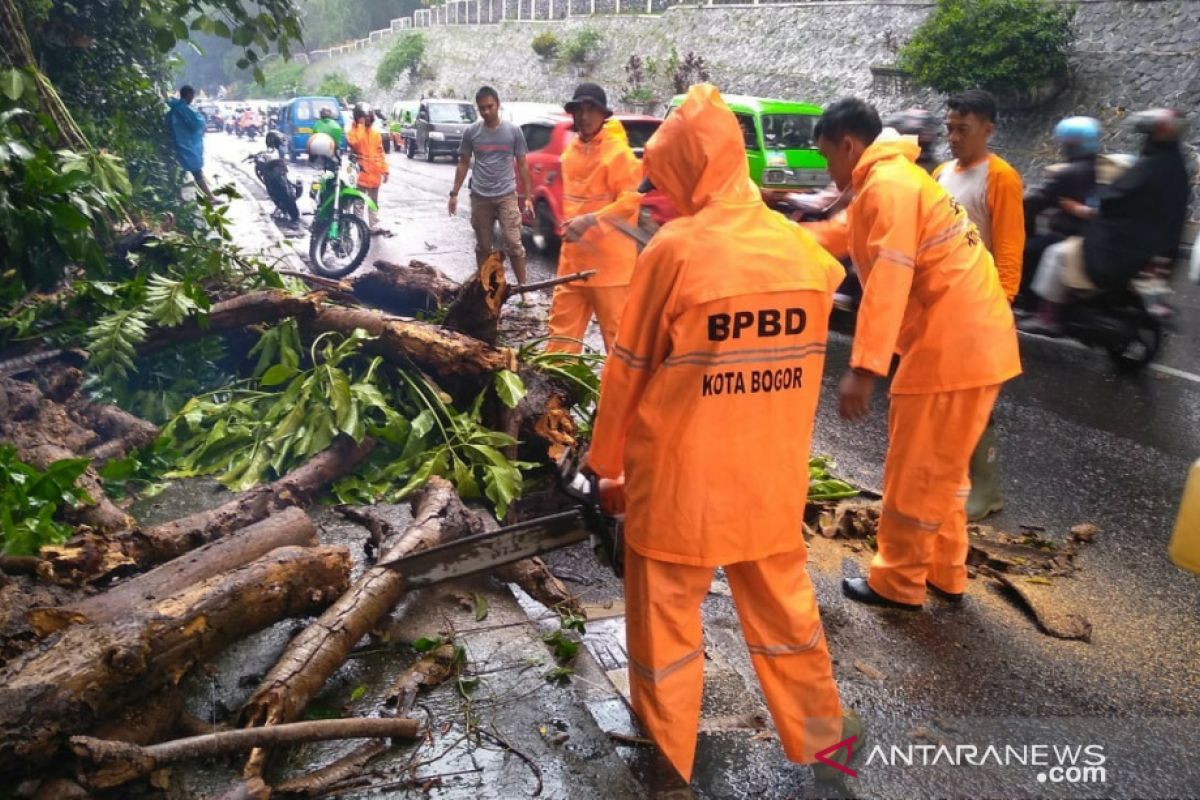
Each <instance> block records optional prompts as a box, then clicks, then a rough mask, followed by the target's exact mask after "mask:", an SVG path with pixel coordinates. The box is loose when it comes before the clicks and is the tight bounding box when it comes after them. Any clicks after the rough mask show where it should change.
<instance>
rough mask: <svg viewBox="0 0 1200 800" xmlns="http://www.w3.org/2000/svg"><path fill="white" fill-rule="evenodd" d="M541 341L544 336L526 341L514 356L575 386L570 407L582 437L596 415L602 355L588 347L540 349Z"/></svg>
mask: <svg viewBox="0 0 1200 800" xmlns="http://www.w3.org/2000/svg"><path fill="white" fill-rule="evenodd" d="M545 342H546V339H544V338H543V339H535V340H533V341H531V342H528V343H527V344H525V345H524V346H522V347H521V349H520V350H519V351H518V355H517V357H518V358H519V359H520V361H521V363H523V364H527V365H528V366H531V367H533V368H534V369H537V370H540V371H542V372H544V373H546V374H547V375H550V376H551V377H554V378H558V379H559V380H562V381H565V382H566V383H567V384H569V385H571V386H573V387H575V389H576V390H577V393H578V396H579V398H580V399H579V402H578V403H577V404H576V405H575V407H574V408H572V409H571V411H572V414H573V415H574V416H575V418H576V423H577V424H578V426H579V433H580V436H582V437H583V438H585V439H586V438H587V437H588V436H589V435H590V432H591V430H592V422H593V421H594V420H595V418H596V403H597V402H599V400H600V371H601V369H603V367H604V356H603V355H601V354H600V353H596V352H594V351H590V350H585V351H584V352H582V353H579V354H576V353H553V352H546V351H545V350H543V349H542V345H543V344H544V343H545Z"/></svg>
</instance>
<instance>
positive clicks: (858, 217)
mask: <svg viewBox="0 0 1200 800" xmlns="http://www.w3.org/2000/svg"><path fill="white" fill-rule="evenodd" d="M918 152H919V148H918V147H917V144H916V142H915V140H912V139H911V138H909V137H899V138H888V137H885V136H880V138H879V139H877V140H876V141H875V143H874V144H872V145H871V146H870V147H868V148H867V150H866V152H865V153H863V156H862V158H861V160H860V161H859V162H858V165H857V167H855V170H854V175H853V184H854V192H855V199H854V201H853V202H852V203H851V204H850V207H849V208H848V209H847V216H846V220H845V225H844V226H841V227H839V226H838V225H837V224H825V225H822V226H819V227H814V228H813V232H814V233H815V234H816V235H817V236H818V238H819V239H820V240H821V242H822V244H824V245H825V246H826V247H827V248H829V249H830V250H831V251H832V252H834V253H835V254H843V253H845V252H847V251H848V252H849V253H850V254H851V255H852V257H853V258H854V263H855V264H856V265H857V266H858V269H859V271H860V273H861V275H862V281H863V299H862V303H861V305H860V306H859V309H858V324H857V329H856V330H855V333H854V345H853V348H852V350H851V356H850V365H851V367H854V368H858V369H863V370H866V371H869V372H873V373H875V374H877V375H881V376H882V375H887V374H888V369H889V367H890V365H891V361H892V355H893V354H894V353H899V354H900V366H899V368H898V369H897V370H896V375H895V377H894V378H893V380H892V387H891V392H892V395H893V396H892V403H891V409H890V412H889V422H888V436H889V442H888V453H887V460H886V463H885V465H884V476H883V480H884V485H883V517H882V519H881V521H880V525H879V531H878V535H877V543H878V547H879V551H878V553H877V555H876V556H875V559H874V561H873V562H872V565H871V574H870V576H869V578H868V582H869V583H870V585H871V588H873V589H874V590H875V591H876V592H878V593H879V594H881V595H883V596H884V597H887V598H889V599H891V600H895V601H898V602H902V603H910V604H913V605H919V604H921V603H923V602H924V599H925V585H926V581H929V582H932V583H933V584H934V585H935V586H937V587H938V588H939V589H942V590H944V591H946V592H951V593H961V592H962V591H963V589H964V588H965V585H966V555H967V531H966V511H965V504H966V497H967V493H968V490H969V487H970V484H969V483H968V480H967V467H968V462H969V460H970V456H971V451H972V450H973V449H974V448H975V445H976V443H977V442H978V441H979V437H980V436H981V435H982V433H983V429H984V426H985V425H986V424H987V420H988V417H989V416H990V414H991V410H992V406H993V405H994V403H995V400H996V394H997V393H998V391H999V385H1000V384H1001V383H1003V382H1004V381H1006V380H1008V379H1010V378H1012V377H1015V376H1016V375H1019V374H1020V372H1021V362H1020V355H1019V353H1018V351H1017V335H1016V328H1015V325H1014V322H1013V316H1012V311H1011V310H1010V309H1009V305H1008V301H1007V298H1006V296H1005V293H1004V289H1003V288H1002V287H1001V285H1000V279H999V276H998V274H997V272H996V269H995V266H994V265H993V262H992V257H991V255H990V254H989V253H988V251H987V248H985V247H984V246H983V242H982V241H981V240H980V236H979V231H978V230H977V229H976V228H975V226H974V225H973V224H972V223H971V222H970V220H968V218H967V213H966V211H965V209H964V208H963V207H962V206H961V205H960V204H959V203H958V202H956V201H955V200H954V199H953V198H952V197H950V195H949V194H947V193H946V191H945V189H943V188H942V187H941V186H940V185H938V183H937V182H936V181H935V180H933V178H931V177H930V176H929V175H927V174H926V173H925V171H924V170H923V169H921V168H920V167H918V166H917V165H916V164H915V163H914V161H915V159H916V156H917V153H918Z"/></svg>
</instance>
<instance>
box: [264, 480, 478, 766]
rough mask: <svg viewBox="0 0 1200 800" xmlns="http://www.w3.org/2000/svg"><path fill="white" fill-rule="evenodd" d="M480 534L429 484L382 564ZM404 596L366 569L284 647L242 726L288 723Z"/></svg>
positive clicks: (447, 492)
mask: <svg viewBox="0 0 1200 800" xmlns="http://www.w3.org/2000/svg"><path fill="white" fill-rule="evenodd" d="M480 529H481V526H480V525H479V523H478V521H477V520H476V517H475V516H474V514H472V513H471V512H470V511H469V510H468V509H467V508H466V506H464V505H463V504H462V500H461V499H460V498H459V496H458V495H457V494H456V493H455V491H454V487H453V486H451V485H450V484H449V483H448V482H447V481H445V480H443V479H441V478H432V479H430V481H429V483H428V484H426V486H425V487H424V488H423V489H422V490H421V491H420V493H419V494H418V495H417V497H416V498H415V499H414V500H413V521H412V523H411V524H410V525H409V526H408V528H407V529H406V530H405V532H404V533H403V534H402V535H401V536H400V538H399V539H398V540H396V541H395V542H393V543H392V544H391V546H390V547H389V549H388V550H387V552H386V553H385V554H384V556H383V559H382V560H383V561H385V562H386V561H395V560H397V559H400V558H403V557H404V556H406V555H410V554H412V553H415V552H418V551H420V550H424V549H427V548H429V547H433V546H434V545H438V544H442V543H443V542H447V541H450V540H451V539H453V538H456V537H459V536H465V535H468V534H470V533H478V532H479V531H480ZM404 592H405V587H404V576H403V575H402V574H401V573H400V572H398V571H396V570H394V569H389V568H387V567H379V566H376V567H372V568H370V569H368V570H367V571H366V572H365V573H364V574H363V576H362V577H361V578H359V579H358V581H357V582H356V583H355V584H354V586H353V587H352V588H351V589H350V591H348V592H346V593H345V594H344V595H342V596H341V597H340V598H339V599H338V600H337V602H335V603H334V604H333V605H332V606H330V607H329V608H328V609H327V610H326V611H325V613H324V614H322V615H321V617H320V618H319V619H317V621H316V622H314V623H313V624H312V625H310V626H309V627H308V628H306V629H305V630H304V631H303V632H302V633H300V634H299V635H298V636H296V637H295V638H294V639H292V641H291V642H290V643H289V644H288V648H287V650H286V651H285V652H284V654H283V655H282V656H281V657H280V659H279V661H278V662H276V664H275V666H274V667H273V668H272V669H271V671H270V672H269V673H267V676H266V677H265V678H263V681H262V683H261V684H259V687H258V689H256V690H255V692H254V694H252V695H251V696H250V699H249V700H247V701H246V705H245V706H244V708H243V710H242V720H243V722H244V724H245V725H246V726H247V727H261V726H266V725H279V724H282V723H285V722H291V721H293V720H295V719H297V718H298V717H299V716H300V713H301V712H302V711H303V710H304V708H305V706H307V705H308V703H309V701H310V700H312V698H313V697H315V696H316V694H317V692H319V691H320V690H321V687H322V686H324V685H325V681H326V680H328V679H329V676H330V675H332V674H333V673H334V672H335V671H337V669H338V668H339V667H340V666H341V665H342V663H343V662H345V660H346V657H347V656H348V655H349V654H350V650H351V648H353V647H354V645H355V644H356V643H357V642H358V641H359V640H360V639H361V638H362V637H363V636H365V635H366V634H367V633H368V632H369V631H371V630H372V629H374V628H375V627H377V626H378V624H379V622H380V621H381V620H382V619H383V618H384V616H386V615H387V614H388V612H390V611H391V610H392V608H394V607H395V605H396V603H398V602H399V600H400V598H401V597H402V596H403V594H404ZM264 764H265V753H264V751H262V750H256V751H254V752H253V753H251V756H250V760H249V761H248V762H247V764H246V770H245V773H244V774H245V777H246V778H252V777H260V776H261V775H262V770H263V766H264Z"/></svg>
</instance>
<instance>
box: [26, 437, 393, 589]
mask: <svg viewBox="0 0 1200 800" xmlns="http://www.w3.org/2000/svg"><path fill="white" fill-rule="evenodd" d="M374 446H375V441H374V440H373V439H370V438H366V439H363V440H362V442H359V443H357V444H356V443H355V442H354V441H353V440H352V439H350V438H349V437H346V436H339V437H338V438H337V439H335V440H334V443H333V444H332V445H330V446H329V447H328V448H327V449H325V450H323V451H322V452H320V453H318V454H317V455H315V456H313V457H312V458H310V459H309V460H308V461H306V462H305V463H304V464H302V465H300V466H299V467H297V468H296V469H294V470H292V471H291V472H289V473H288V474H287V475H284V476H283V477H282V478H280V479H279V480H277V481H275V482H274V483H269V484H265V485H263V486H256V487H254V488H253V489H250V490H248V491H245V492H242V493H241V494H239V495H237V496H236V497H234V499H232V500H230V501H229V502H228V503H225V504H224V505H221V506H218V507H216V508H212V509H209V510H207V511H200V512H197V513H195V514H192V515H190V516H187V517H183V518H181V519H177V520H175V521H173V522H167V523H164V524H162V525H156V526H154V527H153V528H148V529H146V530H137V529H134V530H126V531H122V532H120V533H117V534H113V535H111V536H108V537H99V536H94V535H89V534H84V535H81V536H76V537H75V538H74V539H72V540H71V541H69V542H67V543H66V544H65V545H62V546H56V547H43V548H42V551H41V555H42V558H43V559H45V561H46V564H45V566H44V569H43V575H44V576H45V577H47V578H48V579H51V580H54V581H56V582H60V583H82V582H95V581H98V580H101V579H103V578H107V577H108V576H109V575H111V574H112V573H113V572H115V571H117V570H126V571H137V570H138V569H145V568H146V567H149V566H151V565H153V564H160V563H162V562H164V561H169V560H170V559H172V558H177V557H179V556H181V555H183V554H184V553H186V552H188V551H189V550H193V549H195V548H196V547H199V546H201V545H203V544H207V543H208V542H211V541H214V540H216V539H219V538H221V537H222V536H225V535H227V534H229V533H230V532H231V531H235V530H238V529H240V528H244V527H246V526H248V525H252V524H254V523H255V522H258V521H259V520H262V519H265V518H266V517H268V516H270V515H271V514H274V513H276V512H279V511H282V510H283V509H285V508H290V507H292V506H302V505H307V504H309V503H310V502H312V500H313V499H314V497H315V496H316V495H317V494H318V493H319V492H320V491H321V490H323V489H324V488H325V487H326V486H328V485H329V484H331V483H333V482H334V481H336V480H338V479H340V478H342V477H345V476H346V475H348V474H349V473H351V472H353V471H354V470H355V469H356V468H357V467H358V465H359V464H361V463H362V462H363V461H364V460H365V459H366V458H367V456H368V455H369V454H370V452H371V450H372V448H374Z"/></svg>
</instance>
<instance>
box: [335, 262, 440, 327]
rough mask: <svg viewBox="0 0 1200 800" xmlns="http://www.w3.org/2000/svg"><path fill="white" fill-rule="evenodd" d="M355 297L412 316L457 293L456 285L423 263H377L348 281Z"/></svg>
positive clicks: (376, 306)
mask: <svg viewBox="0 0 1200 800" xmlns="http://www.w3.org/2000/svg"><path fill="white" fill-rule="evenodd" d="M350 283H351V286H352V291H353V292H354V296H355V297H356V298H358V299H359V300H360V301H362V302H363V303H365V304H366V305H368V306H371V307H372V308H379V309H382V310H384V311H386V312H387V313H389V314H400V315H402V316H406V317H411V316H415V315H416V314H417V313H419V312H423V311H424V312H429V311H437V310H438V309H439V308H441V307H442V306H444V305H446V304H447V303H449V302H450V301H451V300H453V299H454V296H455V295H457V294H458V290H459V288H460V287H459V284H458V283H457V282H456V281H453V280H451V279H450V278H447V277H446V276H445V275H443V274H442V272H441V270H439V269H438V268H437V267H434V266H432V265H430V264H426V263H425V262H423V261H409V262H408V263H407V264H393V263H391V262H390V261H382V260H380V261H376V262H375V271H374V272H367V273H364V274H362V275H359V276H358V277H356V278H354V279H353V280H351V281H350Z"/></svg>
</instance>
